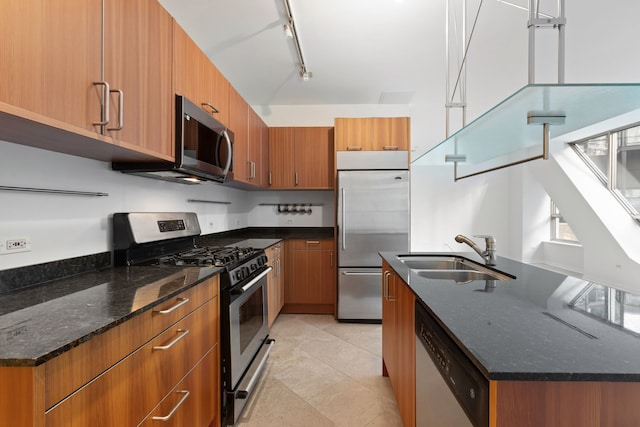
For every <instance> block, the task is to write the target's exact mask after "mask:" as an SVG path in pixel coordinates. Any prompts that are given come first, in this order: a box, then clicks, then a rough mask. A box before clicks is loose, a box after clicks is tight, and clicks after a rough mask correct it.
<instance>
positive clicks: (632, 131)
mask: <svg viewBox="0 0 640 427" xmlns="http://www.w3.org/2000/svg"><path fill="white" fill-rule="evenodd" d="M571 146H572V147H573V149H574V150H575V152H576V153H578V155H579V156H580V157H581V158H582V159H583V160H584V161H585V163H586V164H587V165H588V166H589V167H590V168H591V170H592V171H593V172H594V173H595V174H596V175H597V176H598V178H600V180H601V181H602V183H603V184H604V185H605V186H606V187H607V188H608V189H609V191H611V193H612V194H613V195H614V196H615V198H616V199H617V200H618V201H619V202H620V203H621V204H622V205H623V206H624V208H625V209H626V210H627V211H628V212H629V214H631V215H632V216H633V217H634V218H635V219H636V220H640V215H639V213H640V126H638V125H634V126H631V127H628V128H624V129H617V130H614V131H611V132H608V133H606V134H603V135H597V136H594V137H592V138H590V139H587V140H585V141H580V142H576V143H573V144H571Z"/></svg>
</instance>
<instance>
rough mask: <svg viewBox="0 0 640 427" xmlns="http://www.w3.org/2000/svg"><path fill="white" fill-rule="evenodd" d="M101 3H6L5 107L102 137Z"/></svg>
mask: <svg viewBox="0 0 640 427" xmlns="http://www.w3.org/2000/svg"><path fill="white" fill-rule="evenodd" d="M101 7H102V6H101V2H100V0H59V1H49V0H20V1H3V2H2V6H1V7H0V9H1V10H0V102H4V103H7V104H11V105H14V106H16V107H20V108H23V109H25V110H28V111H31V112H34V113H37V114H41V115H43V116H46V117H50V118H53V119H56V120H60V121H62V122H65V123H68V124H71V125H74V126H78V127H80V128H83V129H86V130H90V131H95V132H99V131H100V128H99V127H96V126H94V125H93V123H94V122H99V121H100V97H99V91H98V90H97V89H96V87H94V85H93V82H94V81H99V80H100V76H101V70H102V64H101V58H102V53H101V51H102V47H101V19H102V9H101Z"/></svg>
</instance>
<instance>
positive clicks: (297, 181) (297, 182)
mask: <svg viewBox="0 0 640 427" xmlns="http://www.w3.org/2000/svg"><path fill="white" fill-rule="evenodd" d="M299 183H300V181H299V180H298V172H296V185H298V184H299Z"/></svg>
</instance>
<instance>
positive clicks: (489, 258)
mask: <svg viewBox="0 0 640 427" xmlns="http://www.w3.org/2000/svg"><path fill="white" fill-rule="evenodd" d="M473 237H479V238H482V239H484V240H485V242H486V249H485V250H484V251H483V250H482V249H480V248H479V247H478V245H476V244H475V243H473V241H472V240H471V239H469V238H468V237H466V236H463V235H462V234H458V235H457V236H456V238H455V240H456V242H458V243H466V244H467V245H469V246H470V247H471V249H473V250H474V251H476V252H477V253H478V255H480V256H481V257H482V258H483V259H484V261H485V264H487V265H496V239H495V238H494V237H493V236H489V235H484V234H481V235H474V236H473Z"/></svg>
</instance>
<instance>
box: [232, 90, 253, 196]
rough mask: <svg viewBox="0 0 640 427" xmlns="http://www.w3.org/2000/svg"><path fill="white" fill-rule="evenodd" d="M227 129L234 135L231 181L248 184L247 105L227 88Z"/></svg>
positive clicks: (238, 95)
mask: <svg viewBox="0 0 640 427" xmlns="http://www.w3.org/2000/svg"><path fill="white" fill-rule="evenodd" d="M229 129H230V130H231V131H232V132H233V133H234V137H235V139H234V144H233V179H234V180H235V181H240V182H244V183H247V184H249V183H250V181H249V176H250V174H251V165H250V164H249V104H247V103H246V102H245V100H244V99H243V98H242V96H240V94H239V93H238V91H236V90H235V89H234V88H233V87H229Z"/></svg>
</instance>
